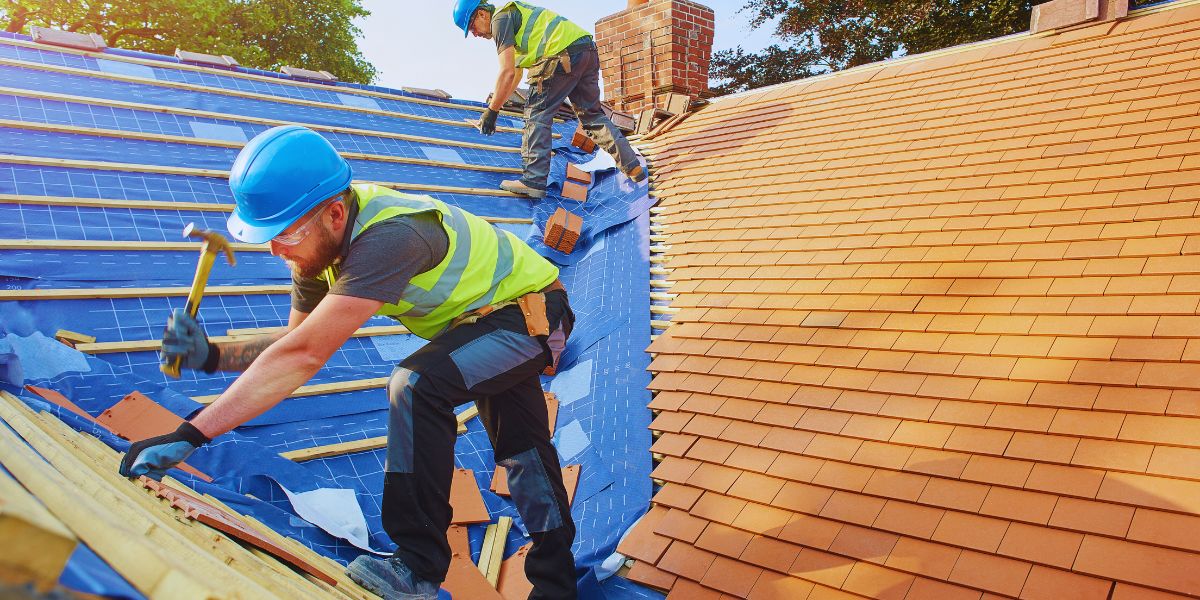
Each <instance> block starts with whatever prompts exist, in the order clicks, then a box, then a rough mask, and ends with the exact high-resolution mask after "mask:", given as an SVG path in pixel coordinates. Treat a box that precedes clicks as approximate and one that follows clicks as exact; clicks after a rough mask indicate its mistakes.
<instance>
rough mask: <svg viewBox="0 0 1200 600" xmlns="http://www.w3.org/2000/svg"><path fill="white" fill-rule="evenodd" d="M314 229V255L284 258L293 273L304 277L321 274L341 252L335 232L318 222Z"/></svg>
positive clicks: (293, 255) (310, 277)
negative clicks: (334, 235)
mask: <svg viewBox="0 0 1200 600" xmlns="http://www.w3.org/2000/svg"><path fill="white" fill-rule="evenodd" d="M313 229H314V231H313V233H312V238H313V251H312V252H313V254H312V257H311V258H305V257H301V256H297V255H295V254H292V255H290V256H288V257H287V258H284V259H283V261H284V262H285V263H287V266H288V268H289V269H291V271H292V275H295V276H297V277H301V278H304V279H312V278H313V277H316V276H318V275H320V274H321V273H322V272H323V271H324V270H325V269H327V268H329V266H330V265H332V264H333V262H334V261H335V260H337V258H338V255H339V254H341V244H339V243H338V242H337V240H335V239H334V238H333V233H332V232H331V231H329V230H328V229H327V228H326V227H325V224H324V223H320V224H318V225H317V226H316V227H314V228H313Z"/></svg>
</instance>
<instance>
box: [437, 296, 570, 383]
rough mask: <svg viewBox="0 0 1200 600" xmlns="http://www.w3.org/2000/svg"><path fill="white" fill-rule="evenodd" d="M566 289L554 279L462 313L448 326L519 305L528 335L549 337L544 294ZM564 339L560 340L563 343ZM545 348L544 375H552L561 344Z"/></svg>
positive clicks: (465, 322) (455, 325)
mask: <svg viewBox="0 0 1200 600" xmlns="http://www.w3.org/2000/svg"><path fill="white" fill-rule="evenodd" d="M558 290H562V291H564V292H565V291H566V290H567V288H565V287H563V284H562V280H559V279H555V280H554V282H553V283H551V284H550V285H548V286H546V287H544V288H542V289H540V290H538V291H536V292H530V293H528V294H525V295H523V296H518V297H516V298H514V299H512V300H509V301H507V302H498V303H496V304H489V305H487V306H483V307H480V308H477V309H475V310H473V311H471V312H469V313H464V314H463V315H461V316H459V317H458V318H456V319H454V320H453V321H451V322H450V328H451V329H453V328H455V327H458V326H459V325H468V324H471V323H475V322H476V321H478V320H480V319H482V318H484V317H486V316H488V315H490V314H492V313H494V312H496V311H498V310H500V309H502V308H506V307H509V306H513V305H516V306H519V307H520V308H521V314H523V315H525V329H526V331H528V333H529V336H530V337H541V338H549V337H550V318H549V317H548V316H546V294H547V293H549V292H553V291H558ZM565 341H566V340H565V339H563V340H561V342H562V343H565ZM546 347H547V349H548V350H549V352H550V364H549V365H547V366H546V369H545V370H544V371H543V373H545V374H546V375H553V374H554V372H555V369H556V368H557V367H558V358H559V356H560V355H561V354H562V350H563V348H562V346H561V344H560V343H555V344H547V346H546Z"/></svg>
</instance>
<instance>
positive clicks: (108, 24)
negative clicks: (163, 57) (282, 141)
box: [0, 0, 376, 83]
mask: <svg viewBox="0 0 1200 600" xmlns="http://www.w3.org/2000/svg"><path fill="white" fill-rule="evenodd" d="M369 14H370V12H369V11H367V10H366V9H364V8H363V7H362V5H361V0H122V1H120V2H113V1H104V0H0V29H3V30H4V31H8V32H11V33H28V27H29V26H31V25H39V26H43V27H52V28H56V29H63V30H66V31H78V32H81V33H96V34H99V35H100V36H101V37H103V38H104V41H105V42H106V43H107V44H108V45H109V46H111V47H119V48H124V49H128V50H141V51H144V52H153V53H157V54H173V53H174V52H175V49H176V48H183V49H184V50H191V51H195V52H205V53H208V54H217V55H225V54H227V55H229V56H232V57H233V58H235V59H237V61H238V62H239V63H241V64H242V65H243V66H246V67H252V68H258V69H265V70H272V71H274V70H278V69H279V68H280V67H282V66H283V65H293V66H297V67H304V68H308V69H314V70H325V71H329V72H331V73H333V74H334V75H337V76H338V78H340V79H342V80H343V81H352V82H356V83H371V82H372V81H374V80H375V76H376V71H375V67H373V66H371V63H369V62H367V60H366V59H365V58H364V57H363V55H362V52H360V51H359V49H358V38H359V37H360V36H361V34H362V32H361V30H360V29H359V28H358V27H357V26H355V25H354V19H356V18H361V17H366V16H368V15H369Z"/></svg>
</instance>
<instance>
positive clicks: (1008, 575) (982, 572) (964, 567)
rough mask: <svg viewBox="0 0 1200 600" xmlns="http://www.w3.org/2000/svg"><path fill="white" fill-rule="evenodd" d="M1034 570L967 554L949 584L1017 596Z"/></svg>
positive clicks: (1021, 564)
mask: <svg viewBox="0 0 1200 600" xmlns="http://www.w3.org/2000/svg"><path fill="white" fill-rule="evenodd" d="M1032 566H1033V565H1031V564H1029V563H1027V562H1024V561H1018V560H1012V559H1009V558H1003V557H1000V556H993V555H990V554H982V553H979V552H972V551H970V550H964V551H963V553H962V555H961V556H959V557H958V562H957V563H955V565H954V571H953V572H951V573H950V581H954V582H957V583H962V584H966V585H970V586H973V587H977V588H980V589H984V590H988V591H992V592H996V593H998V594H1004V595H1006V596H1016V595H1017V594H1019V593H1020V592H1021V589H1022V588H1023V587H1024V586H1025V580H1026V578H1028V576H1029V571H1030V570H1031V569H1032Z"/></svg>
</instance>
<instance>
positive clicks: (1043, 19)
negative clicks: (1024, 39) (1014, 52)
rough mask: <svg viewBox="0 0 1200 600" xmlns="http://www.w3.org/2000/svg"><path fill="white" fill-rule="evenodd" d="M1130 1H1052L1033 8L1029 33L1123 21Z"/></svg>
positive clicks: (1127, 12)
mask: <svg viewBox="0 0 1200 600" xmlns="http://www.w3.org/2000/svg"><path fill="white" fill-rule="evenodd" d="M1128 14H1129V0H1052V1H1051V2H1046V3H1044V4H1038V5H1037V6H1034V7H1033V17H1032V18H1031V19H1030V23H1029V32H1030V33H1042V32H1043V31H1050V30H1052V29H1064V28H1067V27H1074V26H1076V25H1087V24H1091V23H1098V22H1101V21H1113V20H1116V19H1123V18H1125V16H1126V15H1128Z"/></svg>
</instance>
